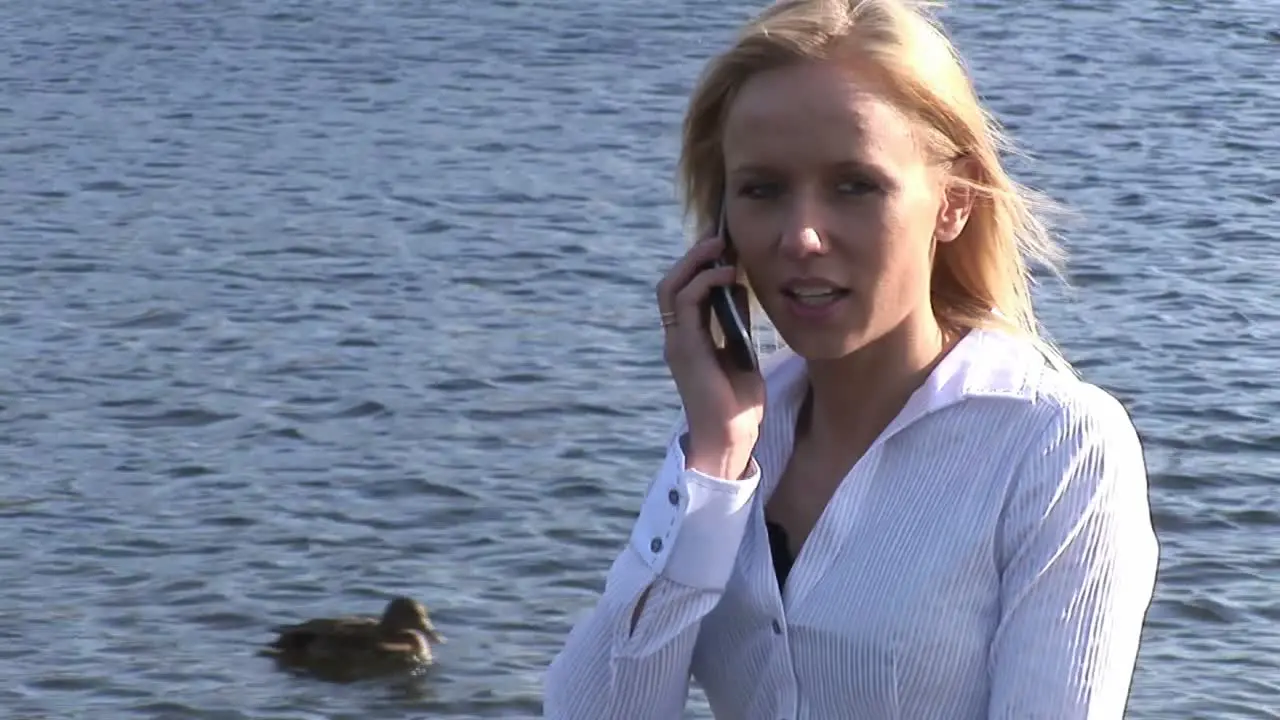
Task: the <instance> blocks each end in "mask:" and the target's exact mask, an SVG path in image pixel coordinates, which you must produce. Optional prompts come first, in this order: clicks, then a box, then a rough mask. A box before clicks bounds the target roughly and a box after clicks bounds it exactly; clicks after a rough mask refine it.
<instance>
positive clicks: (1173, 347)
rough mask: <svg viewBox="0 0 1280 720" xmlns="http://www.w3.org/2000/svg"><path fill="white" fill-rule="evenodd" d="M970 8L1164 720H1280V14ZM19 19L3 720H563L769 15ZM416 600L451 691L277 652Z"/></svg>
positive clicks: (1140, 696) (600, 9) (1226, 8)
mask: <svg viewBox="0 0 1280 720" xmlns="http://www.w3.org/2000/svg"><path fill="white" fill-rule="evenodd" d="M956 5H957V7H956V8H955V9H953V10H952V11H950V12H949V13H948V18H949V19H950V21H951V23H952V27H953V28H954V31H955V34H956V35H957V37H958V39H959V41H960V42H961V44H962V46H963V47H964V48H965V50H966V51H967V52H968V54H969V57H970V59H971V61H972V64H973V66H974V69H975V72H976V73H977V76H978V78H979V82H980V85H981V87H982V89H983V92H984V94H985V95H986V96H987V97H988V98H989V100H990V102H991V103H992V105H993V107H994V108H995V109H996V111H997V112H998V113H999V114H1000V115H1001V117H1003V118H1004V119H1005V120H1006V121H1007V123H1008V124H1009V125H1010V126H1011V127H1012V128H1013V130H1015V132H1016V133H1017V134H1018V137H1019V138H1020V139H1021V140H1022V141H1023V144H1024V145H1025V146H1026V147H1027V148H1028V149H1029V150H1030V151H1031V152H1032V153H1034V155H1035V156H1036V157H1037V163H1036V164H1034V165H1030V166H1027V165H1026V164H1022V165H1019V174H1020V177H1021V178H1022V179H1024V180H1026V181H1027V182H1030V183H1031V184H1033V185H1037V186H1039V187H1042V188H1044V189H1046V190H1048V191H1049V192H1051V193H1053V194H1054V195H1055V196H1057V197H1059V198H1060V199H1062V200H1064V201H1065V202H1067V203H1068V204H1070V205H1071V206H1072V207H1074V208H1075V209H1076V210H1078V211H1079V212H1080V213H1081V214H1082V219H1081V220H1080V221H1078V222H1077V223H1076V224H1075V225H1073V226H1071V227H1070V229H1069V230H1070V235H1069V241H1070V246H1071V250H1072V251H1073V253H1074V264H1073V266H1072V268H1073V269H1072V275H1071V279H1072V282H1073V284H1074V288H1075V289H1074V291H1073V292H1070V293H1064V292H1062V291H1060V290H1058V289H1055V288H1053V287H1052V286H1050V287H1048V288H1047V289H1046V290H1045V292H1044V293H1042V296H1041V305H1040V306H1041V308H1042V312H1043V314H1044V317H1045V320H1046V322H1047V324H1048V325H1049V327H1050V328H1051V330H1052V331H1053V333H1054V335H1055V337H1056V338H1057V339H1059V340H1060V341H1061V343H1062V344H1063V345H1064V346H1065V347H1066V349H1067V351H1068V353H1069V355H1070V356H1071V357H1072V358H1073V359H1074V360H1076V361H1077V362H1078V363H1079V365H1080V366H1081V368H1082V369H1083V370H1084V371H1085V372H1086V374H1087V375H1088V376H1089V377H1090V378H1091V379H1093V380H1095V381H1097V382H1099V383H1101V384H1103V385H1105V386H1107V387H1109V388H1111V389H1112V390H1114V391H1115V392H1116V393H1117V394H1119V395H1120V396H1121V397H1122V398H1123V399H1124V400H1125V402H1126V403H1127V404H1128V405H1129V407H1130V408H1131V409H1132V412H1133V413H1134V415H1135V417H1136V420H1137V423H1138V425H1139V426H1140V428H1141V431H1142V434H1143V436H1144V438H1145V440H1146V443H1147V448H1148V452H1149V462H1150V467H1151V471H1152V480H1153V484H1154V490H1153V496H1154V506H1155V512H1156V519H1157V521H1158V524H1159V530H1160V534H1161V537H1162V539H1163V543H1164V558H1163V560H1164V565H1163V571H1162V575H1161V579H1160V586H1159V593H1158V598H1157V600H1156V603H1155V606H1154V608H1153V610H1152V612H1151V620H1150V626H1149V629H1148V632H1147V635H1146V643H1145V645H1144V648H1143V652H1142V657H1141V668H1140V670H1139V672H1138V676H1137V680H1136V686H1135V688H1134V691H1133V701H1132V712H1131V717H1134V718H1140V719H1155V718H1180V719H1181V718H1188V719H1189V718H1214V719H1215V720H1230V719H1237V718H1276V717H1280V715H1278V714H1277V707H1278V706H1280V701H1278V700H1277V698H1280V679H1278V678H1280V667H1278V663H1277V660H1276V650H1277V648H1280V630H1278V629H1277V628H1278V627H1280V625H1277V624H1276V621H1277V620H1280V601H1278V600H1277V597H1280V593H1277V580H1276V578H1277V577H1280V499H1277V498H1278V497H1280V496H1277V494H1276V492H1275V491H1274V479H1275V478H1277V477H1280V450H1278V448H1280V425H1278V424H1277V423H1276V421H1275V419H1274V418H1275V417H1276V416H1277V415H1280V390H1277V382H1276V377H1277V376H1276V372H1275V369H1274V368H1275V366H1276V358H1277V357H1280V310H1278V309H1277V308H1280V303H1277V294H1276V291H1275V289H1274V288H1275V285H1274V278H1275V277H1276V275H1277V273H1280V250H1277V247H1278V246H1277V244H1276V241H1277V240H1278V239H1280V221H1278V220H1277V209H1278V208H1277V198H1280V132H1278V131H1277V130H1276V127H1277V126H1280V84H1277V83H1276V82H1275V78H1276V77H1280V21H1277V17H1278V16H1280V14H1278V13H1277V12H1276V6H1275V5H1274V4H1269V3H1266V2H1264V3H1254V2H1244V1H1243V0H1234V1H1233V0H1223V1H1220V2H1212V3H1210V2H1207V1H1206V2H1179V3H1160V2H1155V1H1154V0H1135V1H1134V2H1129V3H1123V4H1121V3H1110V2H1101V0H1094V4H1092V5H1090V4H1081V3H1075V2H1072V3H1066V2H1057V3H1051V2H1040V3H1021V2H1015V1H1014V0H1003V1H1001V2H957V3H956ZM3 9H4V12H3V13H2V14H0V17H3V18H4V20H3V22H0V53H3V61H2V64H0V89H2V90H3V98H4V102H3V103H0V133H2V135H0V222H2V223H3V237H4V243H5V245H4V247H5V252H4V255H3V258H2V259H0V275H2V276H3V280H2V281H0V326H2V327H3V330H2V334H0V393H2V394H0V478H2V479H0V499H3V500H6V501H17V500H24V499H28V500H30V501H31V502H30V503H29V504H25V505H14V504H11V503H10V504H7V505H0V548H3V549H0V583H2V584H3V587H4V593H3V606H2V607H3V612H2V613H0V678H2V679H3V683H0V707H4V708H6V716H7V717H13V718H37V717H40V718H43V717H57V718H81V717H84V718H89V717H92V718H99V717H137V718H172V717H182V718H195V719H204V718H210V719H211V718H219V719H221V718H264V719H265V718H281V719H283V718H291V719H292V718H321V717H323V718H357V717H358V718H403V717H411V716H413V717H421V716H427V715H429V716H430V717H433V718H490V717H502V718H517V717H532V716H534V715H536V713H537V712H538V708H539V697H540V683H541V673H542V671H543V668H544V667H545V665H546V663H547V662H548V661H549V659H550V657H551V655H552V653H553V652H554V651H555V650H556V648H557V647H558V646H559V643H560V642H561V640H562V638H563V634H564V632H565V631H566V629H567V627H568V624H569V623H570V622H571V621H572V620H573V619H574V618H576V617H577V615H578V613H579V612H580V611H581V610H582V609H583V608H585V607H586V605H587V604H588V603H589V602H591V599H592V596H591V592H593V591H594V590H595V589H596V588H598V587H599V585H600V583H601V582H602V579H603V575H604V571H605V569H606V567H607V563H608V561H609V559H610V558H611V557H612V556H613V554H614V553H615V552H616V551H617V549H618V548H619V546H620V543H621V542H622V541H623V539H624V538H625V535H626V531H627V529H628V527H629V524H630V521H631V518H632V516H633V514H634V512H635V510H636V508H637V507H638V499H639V496H640V493H641V491H642V490H643V487H644V485H645V482H646V480H647V479H648V477H649V475H650V474H651V472H652V471H653V470H654V469H655V468H656V464H657V462H658V460H659V455H660V445H661V441H662V439H663V435H664V433H665V432H666V430H667V429H668V427H669V423H670V421H671V420H672V418H673V417H674V415H673V411H674V396H673V394H672V389H671V385H670V382H669V380H668V379H667V376H666V373H665V372H664V368H663V366H662V363H661V361H660V350H659V331H658V327H657V318H656V314H655V311H654V309H653V307H652V304H651V293H652V290H651V288H652V285H653V283H654V281H655V280H656V279H657V277H658V276H659V274H660V273H661V272H662V270H663V268H664V267H665V266H666V264H667V263H668V262H670V261H671V259H672V258H673V257H674V256H675V254H676V253H677V252H678V250H679V247H680V245H681V242H682V241H681V239H680V237H679V235H680V221H679V217H678V213H677V211H676V208H675V204H674V194H673V192H672V186H671V184H670V180H671V178H672V176H673V160H674V156H675V152H676V132H677V128H678V123H679V118H680V113H681V111H682V109H683V102H684V100H685V98H686V96H687V93H688V90H689V88H690V86H691V84H692V81H693V78H694V76H695V75H696V73H697V71H698V69H699V67H700V65H701V62H702V60H703V58H704V57H705V56H706V55H707V54H709V53H711V52H713V51H715V50H716V49H717V48H719V47H720V46H721V45H722V44H723V43H724V42H725V41H726V39H727V34H728V30H729V27H730V26H731V25H732V24H733V23H735V22H737V21H738V20H740V19H742V18H743V17H745V15H746V14H747V12H748V10H749V9H750V6H746V5H744V4H742V3H722V2H712V1H711V0H700V1H699V2H694V1H693V0H687V1H685V2H677V1H676V0H662V1H660V2H653V1H652V0H645V1H643V2H642V1H641V0H605V1H604V2H601V3H594V4H593V3H582V4H579V3H568V2H552V1H551V0H542V1H541V2H534V3H515V2H498V1H497V0H489V1H488V2H475V3H434V2H432V3H423V2H417V1H416V0H366V1H365V2H363V3H350V2H341V3H340V2H334V1H332V0H312V2H308V3H302V2H298V1H294V2H289V1H283V0H281V1H276V2H253V3H250V2H222V3H201V2H171V3H125V2H89V1H88V0H46V1H45V2H41V3H29V4H20V3H16V2H9V3H4V6H3ZM391 592H409V593H412V594H414V595H417V596H419V597H421V598H422V599H424V600H426V601H427V602H428V603H429V604H430V605H431V606H432V608H433V609H434V611H435V612H434V614H435V617H436V619H437V622H438V624H439V625H440V626H441V628H442V629H443V630H444V631H445V632H446V634H448V635H449V636H450V638H451V640H452V642H451V643H450V644H449V645H447V646H445V647H444V648H442V649H441V650H442V652H441V656H442V657H441V660H442V662H441V665H440V667H439V668H437V670H436V671H435V672H434V673H433V674H432V675H430V676H429V677H428V678H426V679H424V680H423V681H421V682H416V683H412V682H411V683H374V684H370V685H359V686H333V685H325V684H321V683H317V682H311V681H307V680H302V679H298V678H293V677H290V676H287V675H282V674H280V673H277V672H275V671H273V670H272V669H271V668H270V667H269V666H268V665H267V664H266V663H265V661H261V660H259V659H257V658H254V657H252V655H251V653H252V648H253V646H254V645H255V644H256V643H259V642H261V641H263V640H265V639H267V637H268V635H267V629H268V628H269V627H270V626H271V625H272V624H274V623H276V622H280V621H285V620H292V619H295V618H300V617H304V616H311V615H314V614H320V613H331V612H347V611H369V612H373V611H376V610H377V609H378V608H379V607H380V606H381V603H382V601H383V599H384V597H385V594H386V593H391ZM699 707H700V705H699ZM692 714H697V716H698V717H706V715H705V714H698V713H697V711H695V712H694V713H692Z"/></svg>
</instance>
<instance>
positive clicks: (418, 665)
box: [259, 596, 447, 681]
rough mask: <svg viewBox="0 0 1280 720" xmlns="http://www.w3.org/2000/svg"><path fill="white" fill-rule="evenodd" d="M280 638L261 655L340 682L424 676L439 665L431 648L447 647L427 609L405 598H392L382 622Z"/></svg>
mask: <svg viewBox="0 0 1280 720" xmlns="http://www.w3.org/2000/svg"><path fill="white" fill-rule="evenodd" d="M275 632H276V633H277V637H276V639H275V641H274V642H272V643H271V644H270V645H268V646H266V647H264V648H263V649H262V650H261V651H260V653H259V654H261V655H265V656H268V657H271V658H274V659H275V660H276V662H277V664H278V665H281V666H284V667H286V668H290V669H295V670H303V671H309V672H311V673H312V674H314V675H317V676H320V677H322V678H326V679H331V680H337V681H352V680H359V679H364V678H368V677H373V676H378V675H386V674H392V673H398V672H404V671H416V670H420V669H422V668H425V667H426V666H429V665H432V664H433V663H434V656H433V655H432V652H431V645H432V644H433V643H434V644H436V645H441V644H444V643H445V642H447V641H446V640H445V638H444V636H443V635H441V634H440V633H439V632H437V631H436V628H435V625H433V624H432V623H431V618H430V616H429V615H428V614H427V608H426V606H425V605H423V604H422V603H420V602H418V601H417V600H414V599H413V598H410V597H405V596H398V597H394V598H392V599H391V600H390V601H389V602H388V603H387V605H386V608H385V609H384V610H383V612H382V616H381V617H371V616H363V615H352V616H345V617H333V618H317V619H314V620H307V621H305V622H301V623H297V624H294V625H284V626H281V627H277V628H275Z"/></svg>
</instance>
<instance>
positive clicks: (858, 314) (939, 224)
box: [723, 63, 964, 360]
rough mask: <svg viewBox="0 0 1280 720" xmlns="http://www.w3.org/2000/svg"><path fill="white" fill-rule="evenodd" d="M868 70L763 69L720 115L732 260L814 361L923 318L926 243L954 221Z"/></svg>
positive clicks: (948, 232) (927, 310)
mask: <svg viewBox="0 0 1280 720" xmlns="http://www.w3.org/2000/svg"><path fill="white" fill-rule="evenodd" d="M875 80H876V76H875V75H874V74H873V73H872V72H871V71H869V70H866V69H863V70H862V71H859V69H858V67H857V66H856V65H854V66H853V67H850V66H849V65H847V64H846V65H845V66H840V65H836V64H834V63H814V64H804V65H796V66H791V67H786V68H781V69H777V70H771V71H768V72H764V73H761V74H758V75H755V76H753V77H752V78H751V79H750V80H748V81H747V82H746V83H745V84H744V85H743V87H742V88H741V90H740V92H739V94H738V96H737V98H736V99H735V101H734V102H733V104H732V106H731V107H730V109H729V112H728V115H727V117H726V119H725V126H724V141H723V143H724V144H723V149H724V156H725V170H726V173H727V175H726V177H727V186H726V193H727V196H726V202H727V204H726V211H727V219H728V227H729V235H730V237H731V238H732V241H733V246H734V249H735V250H736V251H737V254H738V265H739V267H741V268H742V270H743V271H744V272H745V273H746V275H747V278H748V280H749V281H750V282H751V284H752V287H753V289H754V290H755V292H756V294H757V296H758V298H759V301H760V304H761V306H762V307H763V308H764V310H765V312H766V313H768V315H769V318H770V320H771V321H772V322H773V324H774V326H775V327H776V328H777V330H778V332H779V333H780V335H781V336H782V339H783V340H785V341H786V343H787V344H788V345H789V346H790V347H791V348H792V349H794V350H795V351H796V352H797V353H798V354H800V355H801V356H803V357H805V358H807V359H810V360H822V359H834V358H837V357H843V356H845V355H847V354H849V353H851V352H853V351H855V350H857V349H859V348H861V347H863V346H865V345H866V344H868V343H869V342H871V341H873V340H876V339H878V338H880V337H883V336H885V335H887V334H889V333H892V332H895V331H905V332H911V328H912V327H916V328H926V327H928V325H921V324H920V323H922V322H923V323H931V322H933V321H932V310H931V307H930V301H929V279H930V274H931V269H932V264H933V261H932V254H933V253H932V249H933V243H934V242H935V238H936V240H937V241H939V242H946V241H949V240H951V239H952V238H954V236H955V234H958V232H959V228H960V227H963V215H964V211H963V210H958V209H957V208H956V207H955V206H956V203H955V202H950V203H949V202H948V200H949V196H948V193H947V192H945V189H946V185H945V182H944V180H945V175H944V174H943V171H942V168H941V167H940V166H939V165H938V164H937V163H934V162H931V161H930V159H929V158H928V157H927V155H926V153H925V151H924V148H923V147H921V146H920V144H919V143H918V142H917V139H916V137H915V135H913V133H912V132H911V128H910V125H909V124H908V121H907V119H906V118H905V116H903V115H902V114H901V113H899V112H898V111H897V110H896V109H895V108H894V107H893V106H892V105H890V104H889V102H888V101H887V100H886V99H884V98H883V96H882V95H881V94H880V93H879V91H878V85H877V83H876V82H875ZM950 199H952V200H954V198H950ZM957 224H958V227H957Z"/></svg>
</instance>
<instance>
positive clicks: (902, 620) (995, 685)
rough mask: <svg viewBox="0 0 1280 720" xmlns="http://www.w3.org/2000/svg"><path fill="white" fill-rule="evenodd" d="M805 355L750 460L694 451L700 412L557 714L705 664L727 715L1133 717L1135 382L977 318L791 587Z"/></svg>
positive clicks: (631, 693)
mask: <svg viewBox="0 0 1280 720" xmlns="http://www.w3.org/2000/svg"><path fill="white" fill-rule="evenodd" d="M770 360H771V361H773V360H774V358H770ZM805 377H806V375H805V365H804V361H803V360H802V359H801V358H799V357H797V356H795V355H794V354H792V353H790V352H789V351H787V350H782V351H780V352H779V353H777V359H776V362H770V367H769V368H767V369H766V372H765V383H766V390H767V398H768V402H767V404H766V412H765V420H764V423H763V425H762V426H761V433H760V439H759V442H758V443H757V445H756V448H755V458H754V463H753V465H752V467H751V472H750V474H749V476H748V477H747V478H746V479H743V480H738V481H729V480H723V479H717V478H712V477H708V476H706V475H703V474H701V473H699V472H696V471H693V470H687V469H685V467H684V456H683V454H682V451H681V447H680V442H679V441H678V440H677V439H676V438H678V437H679V436H681V435H682V434H683V428H681V429H680V430H677V432H676V433H675V435H676V438H673V441H672V443H671V445H670V447H669V449H668V453H667V458H666V461H665V463H664V464H663V466H662V468H661V470H660V471H659V473H658V475H657V477H656V479H655V480H654V482H653V484H652V486H651V487H650V489H649V491H648V493H647V496H646V498H645V500H644V502H643V505H642V507H641V510H640V514H639V517H638V519H637V520H636V523H635V526H634V530H633V532H632V535H631V538H630V540H629V542H628V543H627V546H626V547H625V548H624V549H623V550H622V552H621V553H620V554H619V556H618V557H617V559H616V560H615V561H614V563H613V566H612V568H611V569H610V571H609V574H608V577H607V580H606V584H605V589H604V592H603V595H602V597H601V598H600V600H599V602H598V604H597V605H596V606H595V608H594V609H593V610H592V611H591V612H590V613H589V614H587V615H586V616H585V617H584V618H583V619H582V620H580V621H579V622H578V623H577V625H576V626H575V627H574V629H573V630H572V632H571V633H570V634H569V637H568V639H567V641H566V644H565V646H564V648H563V650H562V651H561V652H560V654H559V655H558V656H557V657H556V659H555V660H554V661H553V662H552V664H551V667H550V669H549V671H548V674H547V677H546V693H545V702H544V716H545V717H547V718H553V719H555V720H614V719H616V720H674V719H675V718H679V717H681V715H682V713H683V710H684V707H685V703H686V699H687V696H688V689H689V682H690V676H691V675H692V677H694V678H696V679H697V680H698V682H699V683H700V684H701V685H702V687H703V689H704V690H705V691H706V695H707V699H708V701H709V702H710V704H711V708H712V710H713V711H714V713H715V716H716V717H717V718H722V719H725V720H779V719H783V720H835V719H844V718H849V719H857V718H865V719H867V720H894V719H909V720H1038V719H1041V718H1043V719H1046V720H1048V719H1052V720H1086V719H1087V720H1113V719H1114V720H1120V718H1121V717H1122V716H1123V713H1124V708H1125V704H1126V701H1127V696H1128V693H1129V684H1130V679H1131V677H1132V674H1133V668H1134V663H1135V658H1136V656H1137V652H1138V644H1139V638H1140V635H1141V631H1142V626H1143V622H1144V619H1145V615H1146V611H1147V607H1148V605H1149V604H1150V601H1151V595H1152V592H1153V587H1154V584H1155V575H1156V565H1157V561H1158V554H1159V550H1158V546H1157V542H1156V538H1155V534H1154V532H1153V529H1152V524H1151V515H1150V511H1149V508H1148V501H1147V478H1146V468H1145V464H1144V461H1143V455H1142V448H1141V446H1140V444H1139V440H1138V437H1137V433H1136V432H1135V430H1134V427H1133V424H1132V422H1131V421H1130V419H1129V416H1128V414H1127V413H1126V412H1125V410H1124V408H1123V407H1122V406H1121V405H1120V403H1119V402H1118V401H1116V400H1115V399H1114V398H1113V397H1111V396H1110V395H1108V394H1107V393H1106V392H1104V391H1103V390H1101V389H1099V388H1097V387H1096V386H1094V385H1090V384H1088V383H1086V382H1083V381H1082V380H1080V379H1078V378H1076V377H1074V376H1072V375H1071V374H1069V373H1065V372H1061V371H1059V370H1055V369H1054V368H1052V367H1050V366H1049V365H1048V364H1047V363H1046V362H1045V360H1044V358H1043V357H1042V356H1041V355H1040V354H1039V353H1038V352H1037V351H1036V350H1035V349H1034V348H1033V346H1031V345H1030V343H1028V342H1027V341H1025V340H1023V339H1019V338H1015V337H1013V336H1010V335H1006V334H1003V333H1000V332H997V331H992V330H981V331H973V332H971V333H969V335H968V336H966V337H965V338H964V339H963V340H962V341H961V342H960V343H959V344H958V345H957V346H956V347H955V348H954V349H953V350H952V351H951V352H950V353H949V354H948V355H947V357H946V358H944V359H943V360H942V362H940V363H939V364H938V366H937V367H936V369H935V370H934V371H933V373H932V374H931V375H930V377H929V378H928V380H927V381H926V382H925V384H924V385H923V386H922V387H921V388H920V389H919V390H917V391H916V392H915V393H914V394H913V395H912V396H911V398H910V400H909V401H908V402H907V404H906V406H905V407H904V408H903V410H902V411H901V413H900V414H899V415H898V416H897V418H895V419H894V421H893V422H892V423H890V425H889V426H888V427H887V428H886V429H885V431H884V432H883V433H882V434H881V435H880V437H879V438H877V439H876V441H875V442H874V443H873V444H872V446H871V448H870V449H869V450H868V451H867V452H866V454H865V455H864V456H863V457H862V458H861V459H860V460H859V461H858V462H857V463H856V464H855V465H854V466H853V468H852V469H851V470H850V471H849V473H848V475H846V476H845V478H844V479H843V481H842V483H841V484H840V486H839V488H838V489H837V491H836V492H835V494H834V496H833V497H832V498H831V500H830V502H829V503H828V505H827V507H826V510H825V511H824V512H823V514H822V515H821V517H820V518H819V520H818V522H817V524H816V525H815V527H814V528H813V530H812V532H811V534H810V535H809V537H808V539H807V540H806V542H805V544H804V546H803V548H802V550H801V552H800V554H799V556H798V557H797V558H796V562H795V566H794V568H793V569H792V571H791V573H790V576H789V577H788V578H787V581H786V584H785V590H784V591H782V592H780V591H779V588H778V581H777V578H776V576H775V574H774V569H773V565H772V559H771V556H770V550H769V542H768V536H767V532H766V528H765V523H764V505H765V503H766V502H767V500H768V497H769V496H770V495H771V493H772V492H773V489H774V487H775V486H776V484H777V481H778V478H779V476H780V475H781V473H782V472H783V470H784V468H785V467H786V463H787V459H788V457H789V455H790V452H791V445H792V441H793V437H794V427H795V420H796V415H797V413H798V411H799V405H800V401H801V399H802V397H803V395H804V389H805V386H806V382H805ZM650 586H652V590H651V592H650V594H649V597H648V599H647V601H646V603H645V606H644V609H643V611H642V612H641V614H640V616H639V619H638V622H637V624H636V626H635V631H634V632H631V618H632V612H633V610H634V608H635V606H636V603H637V602H638V600H639V599H640V597H641V594H642V593H643V591H644V590H645V588H647V587H650Z"/></svg>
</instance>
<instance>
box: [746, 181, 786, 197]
mask: <svg viewBox="0 0 1280 720" xmlns="http://www.w3.org/2000/svg"><path fill="white" fill-rule="evenodd" d="M738 194H739V195H740V196H742V197H745V198H756V199H764V198H771V197H776V196H777V195H778V184H777V183H769V182H758V183H744V184H743V185H742V186H741V187H739V188H738Z"/></svg>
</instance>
